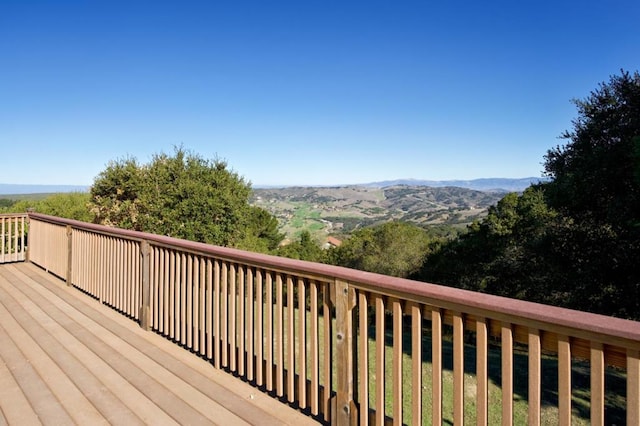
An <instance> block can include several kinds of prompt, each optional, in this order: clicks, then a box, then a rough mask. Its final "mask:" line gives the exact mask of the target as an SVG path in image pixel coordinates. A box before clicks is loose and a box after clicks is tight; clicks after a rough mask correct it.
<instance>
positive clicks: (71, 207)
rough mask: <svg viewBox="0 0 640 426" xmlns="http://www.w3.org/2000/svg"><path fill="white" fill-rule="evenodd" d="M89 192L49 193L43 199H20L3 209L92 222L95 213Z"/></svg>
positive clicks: (11, 211)
mask: <svg viewBox="0 0 640 426" xmlns="http://www.w3.org/2000/svg"><path fill="white" fill-rule="evenodd" d="M88 204H89V194H88V193H86V192H64V193H59V194H52V195H49V196H47V197H45V198H43V199H41V200H29V199H25V200H20V201H17V202H15V203H13V204H12V205H11V206H10V207H7V208H6V209H4V210H3V211H4V212H5V213H24V212H27V211H34V212H36V213H43V214H48V215H51V216H58V217H64V218H67V219H75V220H81V221H83V222H91V221H92V220H93V214H91V212H90V210H89V207H88Z"/></svg>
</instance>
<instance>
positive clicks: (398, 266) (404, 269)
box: [331, 222, 434, 278]
mask: <svg viewBox="0 0 640 426" xmlns="http://www.w3.org/2000/svg"><path fill="white" fill-rule="evenodd" d="M433 242H434V239H433V238H431V237H430V236H429V234H428V233H427V232H426V231H425V230H424V229H423V228H420V227H419V226H417V225H413V224H411V223H406V222H387V223H384V224H381V225H375V226H371V227H367V228H362V229H359V230H357V231H355V232H354V233H353V234H352V235H351V236H350V237H349V238H348V239H347V240H346V241H344V242H343V243H342V245H341V246H340V247H337V248H334V249H331V261H332V263H334V264H337V265H341V266H346V267H350V268H354V269H360V270H363V271H369V272H377V273H380V274H386V275H392V276H396V277H405V278H406V277H408V276H410V275H411V274H413V273H415V272H416V271H418V270H419V269H420V266H421V265H422V263H423V262H424V259H425V257H426V256H427V254H428V253H429V251H430V247H431V245H432V244H433Z"/></svg>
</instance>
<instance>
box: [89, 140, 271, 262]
mask: <svg viewBox="0 0 640 426" xmlns="http://www.w3.org/2000/svg"><path fill="white" fill-rule="evenodd" d="M250 190H251V188H250V185H249V183H247V182H245V180H244V179H243V178H242V177H240V176H238V175H237V174H236V173H234V172H232V171H230V170H229V169H228V168H227V164H226V163H225V162H223V161H219V160H215V161H209V160H206V159H204V158H202V157H200V156H198V155H196V154H192V153H189V152H187V151H185V150H184V149H182V148H176V149H175V152H174V155H173V156H169V155H167V154H164V153H161V154H156V155H154V156H153V159H152V161H151V162H150V163H149V164H144V165H141V164H138V162H137V161H136V160H135V159H133V158H125V159H123V160H119V161H112V162H110V163H109V165H108V166H107V169H106V170H104V171H103V172H102V173H100V175H99V176H98V177H97V178H96V179H95V182H94V185H93V186H92V188H91V197H92V207H93V209H92V211H93V212H94V213H95V216H96V222H98V223H103V224H107V225H114V226H118V227H121V228H127V229H135V230H138V231H145V232H151V233H155V234H160V235H169V236H172V237H176V238H183V239H187V240H192V241H200V242H206V243H210V244H216V245H222V246H234V247H240V248H245V247H246V248H250V249H256V250H259V251H266V250H269V249H271V248H273V247H274V246H277V243H276V242H275V240H277V239H278V235H279V234H277V232H275V229H274V228H273V225H274V222H273V221H272V220H271V219H270V218H269V217H267V215H268V213H266V212H264V213H262V212H260V211H259V210H258V209H257V208H253V207H251V206H250V205H249V202H248V200H249V193H250Z"/></svg>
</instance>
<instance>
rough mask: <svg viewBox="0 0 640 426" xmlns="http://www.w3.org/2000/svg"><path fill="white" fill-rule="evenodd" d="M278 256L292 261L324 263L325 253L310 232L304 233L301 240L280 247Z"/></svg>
mask: <svg viewBox="0 0 640 426" xmlns="http://www.w3.org/2000/svg"><path fill="white" fill-rule="evenodd" d="M277 254H278V256H283V257H288V258H290V259H299V260H308V261H310V262H324V261H325V260H326V259H325V257H326V256H325V252H324V251H323V250H322V248H321V247H320V245H319V244H318V242H317V241H314V240H313V238H312V237H311V233H310V232H309V231H302V232H301V233H300V239H299V240H298V241H293V242H291V243H289V244H287V245H284V246H282V247H280V248H279V249H278V251H277Z"/></svg>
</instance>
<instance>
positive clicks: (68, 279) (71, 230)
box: [66, 225, 73, 286]
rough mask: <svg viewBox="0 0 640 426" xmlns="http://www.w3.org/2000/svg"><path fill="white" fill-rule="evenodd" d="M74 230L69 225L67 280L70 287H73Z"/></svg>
mask: <svg viewBox="0 0 640 426" xmlns="http://www.w3.org/2000/svg"><path fill="white" fill-rule="evenodd" d="M72 236H73V229H72V228H71V225H67V274H66V275H67V276H66V280H67V285H68V286H70V285H72V283H71V279H72V276H71V266H72V261H73V260H72V254H73V238H72Z"/></svg>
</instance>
